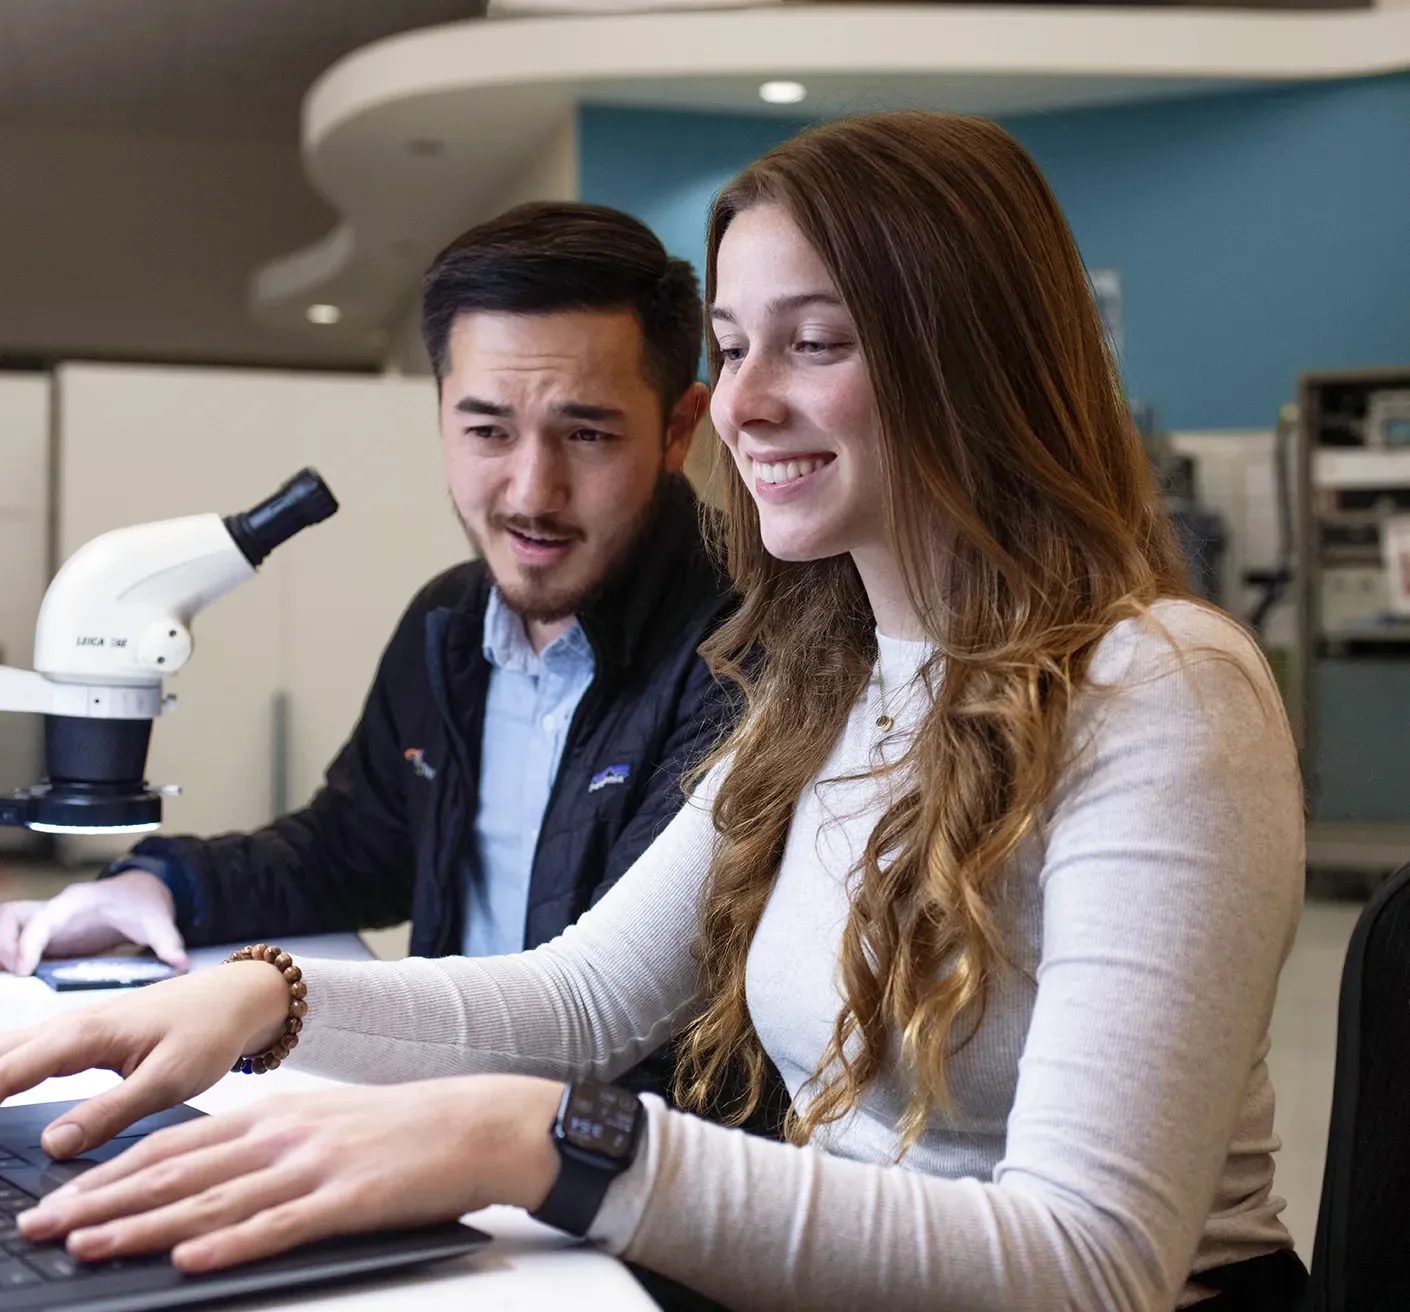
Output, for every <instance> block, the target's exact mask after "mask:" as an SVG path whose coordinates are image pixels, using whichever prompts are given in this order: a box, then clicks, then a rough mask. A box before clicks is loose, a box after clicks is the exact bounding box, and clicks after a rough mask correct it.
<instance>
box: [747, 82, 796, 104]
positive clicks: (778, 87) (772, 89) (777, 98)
mask: <svg viewBox="0 0 1410 1312" xmlns="http://www.w3.org/2000/svg"><path fill="white" fill-rule="evenodd" d="M807 94H808V88H807V87H805V86H804V85H803V84H802V83H801V82H765V83H764V85H763V86H761V87H760V88H759V99H760V100H763V101H766V102H768V103H769V104H770V105H796V104H797V103H798V102H799V101H800V100H802V99H803V98H804V96H806V95H807Z"/></svg>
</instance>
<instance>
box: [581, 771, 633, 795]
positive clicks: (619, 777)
mask: <svg viewBox="0 0 1410 1312" xmlns="http://www.w3.org/2000/svg"><path fill="white" fill-rule="evenodd" d="M631 773H632V767H631V766H629V765H609V766H608V767H607V768H606V769H605V770H599V771H598V772H597V773H596V774H595V775H593V777H592V779H591V780H590V781H589V783H588V792H590V793H595V792H597V791H598V790H599V789H603V788H606V787H608V786H609V785H610V784H624V783H626V782H627V780H628V779H629V778H630V777H631Z"/></svg>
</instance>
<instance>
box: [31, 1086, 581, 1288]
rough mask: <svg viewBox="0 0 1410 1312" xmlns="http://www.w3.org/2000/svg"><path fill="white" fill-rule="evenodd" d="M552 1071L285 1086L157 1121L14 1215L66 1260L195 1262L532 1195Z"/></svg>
mask: <svg viewBox="0 0 1410 1312" xmlns="http://www.w3.org/2000/svg"><path fill="white" fill-rule="evenodd" d="M562 1092H563V1086H562V1085H561V1084H557V1083H554V1082H552V1081H549V1080H538V1079H531V1078H528V1077H526V1076H507V1075H475V1076H461V1077H457V1078H453V1079H443V1080H427V1081H424V1082H421V1083H417V1084H401V1085H390V1086H383V1087H380V1088H347V1089H338V1090H336V1091H334V1092H331V1093H322V1092H320V1093H313V1094H294V1095H286V1096H283V1097H279V1098H275V1099H272V1100H270V1101H268V1102H264V1103H261V1104H259V1105H257V1106H255V1107H252V1108H250V1109H248V1110H246V1111H242V1112H238V1113H236V1114H233V1115H226V1116H212V1117H209V1118H205V1119H202V1120H199V1121H191V1122H188V1123H186V1124H183V1125H178V1126H173V1127H171V1128H170V1129H166V1130H159V1131H158V1132H157V1133H155V1134H152V1135H149V1136H148V1137H147V1138H146V1139H144V1140H143V1141H142V1142H141V1143H139V1144H137V1145H135V1146H134V1147H132V1148H130V1149H128V1151H127V1152H125V1153H123V1154H122V1155H121V1156H120V1157H116V1158H114V1159H113V1160H112V1161H111V1162H106V1163H104V1164H103V1165H101V1166H96V1167H94V1168H93V1169H92V1170H91V1171H88V1172H86V1173H85V1174H84V1175H81V1176H79V1177H78V1178H77V1179H76V1180H74V1181H72V1182H71V1183H69V1184H67V1185H65V1186H64V1187H63V1188H62V1189H59V1190H57V1191H55V1192H54V1193H52V1194H50V1195H49V1196H48V1197H47V1198H45V1199H44V1201H43V1202H42V1203H40V1205H39V1206H38V1207H36V1208H35V1209H33V1210H32V1211H30V1212H27V1213H25V1215H24V1216H23V1217H21V1219H20V1228H21V1232H22V1233H23V1234H24V1236H25V1237H26V1238H27V1239H30V1240H33V1241H36V1242H43V1241H49V1240H56V1239H60V1238H62V1237H63V1236H65V1235H67V1237H68V1248H69V1252H70V1253H72V1255H73V1256H74V1257H76V1258H78V1259H79V1260H81V1261H89V1262H94V1261H105V1260H108V1259H111V1258H116V1257H122V1256H125V1255H127V1254H130V1253H146V1252H160V1251H163V1250H166V1249H171V1250H172V1261H173V1262H174V1263H175V1264H176V1265H177V1266H178V1267H179V1268H181V1270H183V1271H187V1272H191V1273H196V1272H202V1271H210V1270H214V1269H215V1268H217V1267H223V1266H230V1265H232V1264H234V1263H237V1262H250V1261H254V1260H255V1259H257V1258H261V1257H268V1256H270V1255H271V1254H274V1253H279V1252H283V1251H284V1250H286V1249H289V1248H293V1247H295V1246H296V1245H299V1244H306V1243H311V1242H312V1241H314V1240H316V1239H324V1238H327V1237H328V1236H330V1235H338V1234H351V1233H356V1232H358V1231H363V1230H378V1229H388V1228H393V1227H405V1226H414V1225H424V1224H428V1223H430V1222H435V1221H446V1220H452V1219H454V1218H455V1217H458V1216H461V1215H463V1214H464V1213H466V1212H473V1211H477V1210H479V1209H480V1208H481V1207H486V1206H488V1205H489V1204H491V1203H512V1204H516V1205H518V1206H521V1207H525V1208H529V1209H533V1208H535V1207H537V1206H538V1205H539V1204H540V1203H542V1201H543V1200H544V1198H545V1197H546V1196H547V1194H548V1191H549V1189H550V1188H551V1187H552V1185H553V1181H554V1180H555V1179H556V1178H557V1174H558V1155H557V1152H556V1150H555V1149H554V1147H553V1143H552V1140H551V1138H550V1135H549V1130H550V1127H551V1126H552V1124H553V1118H554V1113H555V1111H556V1110H557V1107H558V1102H559V1099H560V1097H561V1095H562Z"/></svg>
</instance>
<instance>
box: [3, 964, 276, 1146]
mask: <svg viewBox="0 0 1410 1312" xmlns="http://www.w3.org/2000/svg"><path fill="white" fill-rule="evenodd" d="M288 1011H289V986H288V984H287V983H286V982H285V980H284V977H283V975H281V974H280V972H279V971H277V970H275V969H274V968H273V967H272V966H270V965H269V964H268V963H267V962H263V961H246V962H234V963H232V964H230V965H227V966H221V967H219V968H218V969H215V970H206V971H202V972H201V973H200V974H197V975H187V976H184V977H182V978H181V979H172V980H166V981H164V982H162V983H160V984H150V985H148V986H146V987H145V988H142V989H139V990H138V991H136V992H134V993H129V994H126V995H124V996H123V997H121V998H117V999H114V1000H113V1001H111V1002H105V1003H102V1004H100V1005H98V1006H96V1007H88V1008H85V1009H84V1010H82V1011H75V1012H70V1013H68V1014H67V1015H63V1016H56V1017H54V1018H53V1019H52V1020H47V1021H45V1022H44V1023H43V1024H42V1025H35V1026H33V1027H31V1028H29V1029H25V1030H14V1031H11V1032H8V1033H7V1032H3V1031H0V1102H3V1101H4V1100H5V1099H6V1098H8V1097H10V1095H11V1094H15V1093H19V1092H21V1091H22V1090H25V1089H32V1088H33V1087H34V1086H35V1085H37V1084H39V1083H40V1082H41V1081H43V1080H47V1079H49V1078H50V1077H52V1076H55V1075H74V1074H76V1073H77V1072H79V1071H86V1070H89V1069H91V1068H93V1067H99V1068H102V1069H106V1070H110V1071H116V1072H117V1073H118V1074H119V1075H121V1076H122V1077H123V1082H122V1083H121V1084H120V1085H118V1086H117V1087H116V1088H114V1089H110V1090H108V1092H106V1093H102V1094H99V1095H98V1096H97V1097H95V1098H89V1099H88V1100H87V1101H86V1102H82V1103H80V1104H79V1105H78V1106H77V1107H75V1108H74V1109H73V1110H72V1111H69V1112H65V1113H64V1115H62V1116H61V1117H59V1118H58V1120H56V1121H55V1122H54V1123H53V1124H52V1125H50V1126H49V1128H48V1129H47V1130H45V1132H44V1150H45V1151H46V1152H47V1153H48V1154H49V1155H50V1156H51V1157H59V1158H63V1157H74V1156H76V1155H78V1154H79V1153H81V1152H84V1151H86V1150H87V1149H90V1148H92V1147H94V1146H95V1145H96V1144H100V1143H103V1142H105V1141H106V1140H108V1139H111V1138H112V1137H113V1136H114V1135H115V1134H118V1133H120V1132H121V1131H123V1130H125V1129H126V1128H127V1127H128V1126H129V1125H131V1124H132V1123H133V1122H134V1121H139V1120H141V1119H142V1117H144V1116H150V1115H152V1113H153V1112H159V1111H164V1110H165V1109H166V1108H168V1107H172V1106H175V1105H176V1104H177V1103H179V1102H183V1101H185V1100H186V1099H187V1098H190V1097H193V1096H194V1095H196V1094H198V1093H203V1092H204V1091H205V1090H206V1089H209V1088H210V1087H211V1085H213V1084H214V1083H215V1082H216V1081H217V1080H218V1079H220V1078H221V1076H223V1075H224V1074H226V1072H227V1071H229V1070H230V1068H231V1066H233V1065H234V1063H235V1061H236V1059H237V1058H239V1057H241V1056H243V1055H245V1054H247V1053H254V1052H262V1051H264V1050H265V1049H266V1048H268V1047H269V1046H270V1045H271V1044H272V1043H273V1042H274V1040H275V1039H276V1038H277V1037H278V1036H279V1033H280V1031H281V1030H282V1028H283V1025H284V1020H285V1018H286V1017H287V1015H288Z"/></svg>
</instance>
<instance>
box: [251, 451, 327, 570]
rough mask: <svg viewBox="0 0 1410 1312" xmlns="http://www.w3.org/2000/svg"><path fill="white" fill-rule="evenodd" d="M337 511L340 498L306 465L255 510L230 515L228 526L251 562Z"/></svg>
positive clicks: (260, 558)
mask: <svg viewBox="0 0 1410 1312" xmlns="http://www.w3.org/2000/svg"><path fill="white" fill-rule="evenodd" d="M337 512H338V502H337V498H335V497H334V495H333V494H332V492H330V491H329V490H328V484H327V483H325V482H324V481H323V480H322V479H321V478H320V477H319V476H318V474H317V472H316V471H315V470H312V469H303V470H300V471H299V472H298V473H297V474H295V475H294V476H293V478H291V479H290V480H289V481H288V482H287V483H285V484H284V486H283V487H281V488H280V489H279V491H277V492H276V493H275V494H274V495H273V496H272V497H269V498H267V499H266V500H264V501H261V502H260V503H259V505H257V506H255V507H254V509H253V510H246V511H243V512H242V513H240V514H238V515H227V516H226V517H225V527H226V528H227V529H228V530H229V532H230V536H231V537H232V538H233V539H234V540H235V545H236V546H237V547H239V548H240V551H241V553H242V554H243V555H244V557H245V559H246V560H248V561H249V562H250V564H251V565H256V566H258V565H259V564H260V563H261V562H262V561H263V560H264V558H265V557H266V556H268V555H269V553H270V552H271V551H273V550H274V548H275V547H277V546H279V545H280V543H282V542H287V541H288V540H289V539H290V538H291V537H293V536H294V534H295V533H298V532H300V531H301V530H302V529H306V528H309V527H311V526H312V525H314V524H318V523H321V522H322V521H323V520H325V519H327V518H328V517H329V516H330V515H335V514H337Z"/></svg>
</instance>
